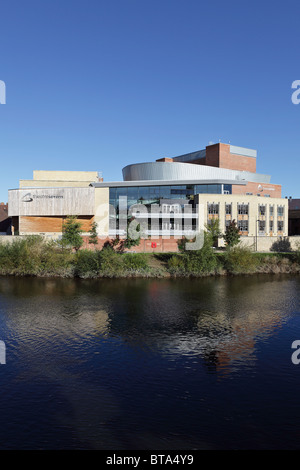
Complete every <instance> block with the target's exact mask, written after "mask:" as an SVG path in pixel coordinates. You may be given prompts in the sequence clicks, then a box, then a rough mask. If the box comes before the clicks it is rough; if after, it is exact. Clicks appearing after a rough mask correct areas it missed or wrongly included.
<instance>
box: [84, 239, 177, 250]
mask: <svg viewBox="0 0 300 470" xmlns="http://www.w3.org/2000/svg"><path fill="white" fill-rule="evenodd" d="M83 239H84V243H83V246H82V248H87V249H91V250H93V249H94V245H90V244H89V237H83ZM108 241H109V238H98V245H97V246H96V248H97V249H99V250H101V249H102V248H103V245H104V244H105V243H106V242H108ZM177 242H178V239H174V238H166V239H164V238H162V237H160V238H155V239H153V240H151V239H150V240H149V239H147V238H146V239H143V240H141V241H140V244H139V246H133V247H132V248H131V249H130V250H125V251H129V252H137V253H168V252H178V251H179V250H178V244H177ZM155 244H156V246H155Z"/></svg>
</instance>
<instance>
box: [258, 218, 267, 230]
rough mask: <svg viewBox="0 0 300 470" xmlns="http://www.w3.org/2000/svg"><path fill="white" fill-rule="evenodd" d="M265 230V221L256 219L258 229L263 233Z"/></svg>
mask: <svg viewBox="0 0 300 470" xmlns="http://www.w3.org/2000/svg"><path fill="white" fill-rule="evenodd" d="M265 230H266V222H265V220H259V221H258V231H259V232H261V233H264V232H265Z"/></svg>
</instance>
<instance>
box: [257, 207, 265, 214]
mask: <svg viewBox="0 0 300 470" xmlns="http://www.w3.org/2000/svg"><path fill="white" fill-rule="evenodd" d="M258 214H259V215H266V206H262V205H260V206H258Z"/></svg>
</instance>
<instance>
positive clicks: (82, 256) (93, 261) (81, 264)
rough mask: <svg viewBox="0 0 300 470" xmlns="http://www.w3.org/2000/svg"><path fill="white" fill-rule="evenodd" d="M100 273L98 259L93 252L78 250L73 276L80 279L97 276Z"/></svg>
mask: <svg viewBox="0 0 300 470" xmlns="http://www.w3.org/2000/svg"><path fill="white" fill-rule="evenodd" d="M99 271H100V262H99V257H98V256H97V254H96V253H95V252H94V251H90V250H80V251H79V252H78V253H77V255H76V264H75V275H76V276H78V277H81V278H90V277H96V276H98V274H99Z"/></svg>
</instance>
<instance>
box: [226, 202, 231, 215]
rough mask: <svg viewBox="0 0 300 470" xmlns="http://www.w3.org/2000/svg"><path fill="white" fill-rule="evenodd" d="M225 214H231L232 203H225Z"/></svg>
mask: <svg viewBox="0 0 300 470" xmlns="http://www.w3.org/2000/svg"><path fill="white" fill-rule="evenodd" d="M225 214H226V215H231V204H225Z"/></svg>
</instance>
